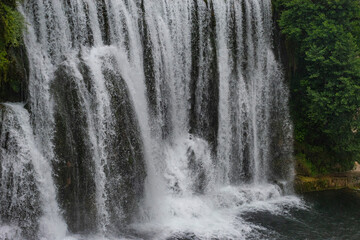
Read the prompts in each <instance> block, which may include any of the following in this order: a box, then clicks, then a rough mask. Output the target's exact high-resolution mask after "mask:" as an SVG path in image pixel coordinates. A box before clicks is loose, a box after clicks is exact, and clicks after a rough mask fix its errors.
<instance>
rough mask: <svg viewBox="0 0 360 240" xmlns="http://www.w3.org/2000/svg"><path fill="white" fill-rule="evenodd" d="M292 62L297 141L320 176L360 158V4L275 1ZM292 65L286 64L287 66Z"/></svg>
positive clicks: (345, 0)
mask: <svg viewBox="0 0 360 240" xmlns="http://www.w3.org/2000/svg"><path fill="white" fill-rule="evenodd" d="M274 6H275V8H276V9H275V10H276V11H278V12H280V14H278V15H279V19H278V23H279V26H280V28H281V32H282V33H283V34H284V35H285V36H286V41H287V45H288V47H289V48H291V52H293V53H294V54H293V56H291V57H292V58H295V59H292V60H291V61H290V62H291V63H296V66H290V67H292V69H294V70H293V72H292V76H291V108H292V116H293V119H294V123H295V140H296V141H298V142H299V143H301V144H302V146H303V151H304V153H305V154H306V158H307V159H308V160H309V161H310V162H311V163H312V164H313V165H314V166H316V168H317V170H318V171H320V172H325V171H328V170H330V171H340V170H347V169H349V168H350V167H351V166H352V164H353V162H354V160H357V158H358V157H359V156H360V136H359V135H360V132H358V131H360V116H359V114H360V58H359V54H360V48H359V46H360V2H359V1H358V0H317V1H312V0H275V1H274ZM291 63H290V64H291Z"/></svg>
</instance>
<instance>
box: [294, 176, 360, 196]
mask: <svg viewBox="0 0 360 240" xmlns="http://www.w3.org/2000/svg"><path fill="white" fill-rule="evenodd" d="M294 187H295V191H296V192H298V193H305V192H315V191H325V190H335V189H344V188H350V189H360V171H348V172H342V173H332V174H328V175H321V176H316V177H309V176H303V175H297V176H296V178H295V184H294Z"/></svg>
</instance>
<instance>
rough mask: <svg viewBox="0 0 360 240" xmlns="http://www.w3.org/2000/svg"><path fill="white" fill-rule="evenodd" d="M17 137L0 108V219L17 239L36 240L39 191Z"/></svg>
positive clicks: (13, 121)
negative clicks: (15, 231)
mask: <svg viewBox="0 0 360 240" xmlns="http://www.w3.org/2000/svg"><path fill="white" fill-rule="evenodd" d="M20 134H22V132H21V128H20V125H19V123H18V122H17V120H16V119H15V118H14V116H13V114H12V112H11V111H10V110H9V109H8V108H7V107H6V106H4V105H1V104H0V219H1V221H2V222H6V223H8V224H9V225H13V226H17V227H18V228H19V235H21V238H25V239H36V234H37V232H38V229H39V225H38V218H39V217H40V216H41V206H40V205H39V191H38V189H37V185H36V180H35V174H36V173H35V170H34V167H33V165H32V163H31V159H29V156H27V155H26V150H25V151H24V149H23V148H22V146H21V143H19V141H18V140H19V139H18V138H17V137H18V136H21V135H20ZM22 137H23V136H22Z"/></svg>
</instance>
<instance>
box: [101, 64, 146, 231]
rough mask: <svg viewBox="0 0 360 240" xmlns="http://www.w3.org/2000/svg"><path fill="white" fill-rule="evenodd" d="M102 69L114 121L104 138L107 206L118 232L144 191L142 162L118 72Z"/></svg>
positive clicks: (138, 137) (126, 93) (133, 120)
mask: <svg viewBox="0 0 360 240" xmlns="http://www.w3.org/2000/svg"><path fill="white" fill-rule="evenodd" d="M113 63H114V64H116V63H115V61H114V60H113ZM102 70H103V74H104V77H105V79H107V83H106V85H107V86H106V87H107V89H108V91H109V93H110V104H111V109H112V115H113V119H114V121H113V123H112V124H113V125H112V128H111V132H109V134H108V136H107V139H108V146H107V152H108V160H107V166H106V169H105V173H106V175H107V184H106V189H107V199H108V201H107V207H108V208H109V209H110V218H111V222H112V223H113V224H112V226H111V227H110V230H111V231H115V232H117V231H119V230H121V229H123V228H124V226H125V225H126V224H128V223H129V222H131V220H132V217H133V216H136V211H137V208H138V204H139V201H140V200H141V199H142V197H143V191H144V181H145V177H146V170H145V159H144V156H143V148H142V140H141V133H140V130H139V124H138V120H137V119H136V115H135V111H134V109H133V103H132V100H131V99H130V95H129V91H128V87H127V85H126V83H125V81H124V79H123V78H122V77H121V75H120V73H119V72H118V71H116V70H114V69H111V68H106V67H103V69H102Z"/></svg>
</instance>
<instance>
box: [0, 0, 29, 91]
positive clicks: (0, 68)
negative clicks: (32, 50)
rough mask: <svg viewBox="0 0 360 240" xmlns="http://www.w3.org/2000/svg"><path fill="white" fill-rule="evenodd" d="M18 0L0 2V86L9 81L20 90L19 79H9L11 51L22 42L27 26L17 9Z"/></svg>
mask: <svg viewBox="0 0 360 240" xmlns="http://www.w3.org/2000/svg"><path fill="white" fill-rule="evenodd" d="M16 4H17V0H2V1H1V2H0V86H1V85H2V84H4V83H6V82H8V83H9V84H10V86H11V88H12V89H13V90H14V91H15V92H18V91H19V85H20V83H18V81H19V80H18V79H9V78H8V70H9V67H10V65H11V64H12V62H13V61H14V59H13V58H12V57H11V56H10V54H9V51H10V50H11V49H12V48H16V47H19V46H20V45H21V44H22V32H23V29H24V27H25V24H24V19H23V16H22V15H21V14H20V13H19V12H18V11H17V10H16Z"/></svg>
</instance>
